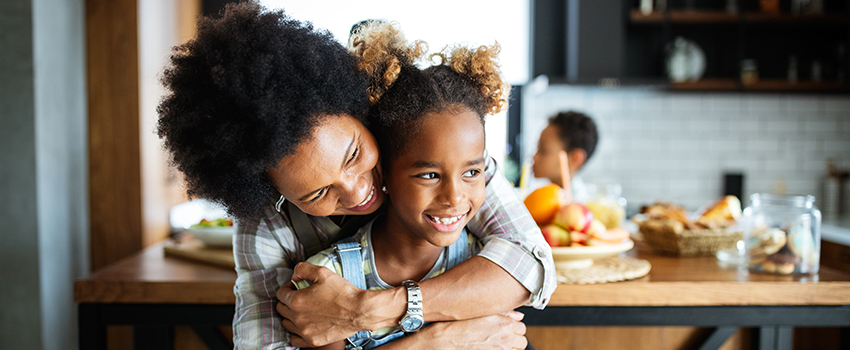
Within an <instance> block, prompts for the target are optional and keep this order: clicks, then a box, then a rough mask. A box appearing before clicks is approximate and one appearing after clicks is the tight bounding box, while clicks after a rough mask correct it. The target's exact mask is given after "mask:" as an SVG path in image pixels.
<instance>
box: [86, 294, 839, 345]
mask: <svg viewBox="0 0 850 350" xmlns="http://www.w3.org/2000/svg"><path fill="white" fill-rule="evenodd" d="M519 311H521V312H523V313H524V314H525V319H524V320H523V322H525V324H526V325H528V326H696V327H711V328H713V329H714V330H713V331H712V332H711V334H710V335H709V336H708V337H707V338H706V339H705V340H704V341H703V343H702V344H701V345H699V347H698V349H700V350H703V349H717V348H719V347H720V346H721V345H723V343H724V342H725V341H726V340H727V339H728V338H729V337H730V336H731V335H732V334H734V333H735V331H736V330H737V329H738V328H740V327H758V328H759V336H758V341H757V342H756V344H755V345H756V347H757V349H759V350H790V349H791V347H792V344H793V329H794V327H841V348H842V349H848V348H850V306H817V305H816V306H651V307H603V306H581V307H570V306H550V307H547V308H546V309H545V310H542V311H541V310H535V309H531V308H528V307H522V308H520V309H519ZM233 313H234V307H233V305H185V304H103V303H83V304H80V305H79V336H80V344H79V345H80V349H81V350H90V349H92V350H102V349H106V327H107V326H110V325H114V326H133V327H134V344H135V349H136V350H145V349H158V350H159V349H163V350H169V349H172V348H173V327H174V326H189V327H191V328H192V329H193V330H194V331H195V332H196V334H198V336H199V338H201V340H203V341H204V342H205V343H206V344H207V346H209V348H210V349H212V350H219V349H230V348H231V345H230V342H229V341H228V340H227V339H226V338H225V337H224V336H223V335H222V334H221V332H219V331H218V329H216V327H218V326H227V325H230V324H231V321H232V319H233Z"/></svg>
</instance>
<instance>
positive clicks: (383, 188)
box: [381, 185, 387, 193]
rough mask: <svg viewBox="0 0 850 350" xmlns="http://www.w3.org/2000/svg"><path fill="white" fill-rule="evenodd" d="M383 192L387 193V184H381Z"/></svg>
mask: <svg viewBox="0 0 850 350" xmlns="http://www.w3.org/2000/svg"><path fill="white" fill-rule="evenodd" d="M381 192H384V193H387V185H381Z"/></svg>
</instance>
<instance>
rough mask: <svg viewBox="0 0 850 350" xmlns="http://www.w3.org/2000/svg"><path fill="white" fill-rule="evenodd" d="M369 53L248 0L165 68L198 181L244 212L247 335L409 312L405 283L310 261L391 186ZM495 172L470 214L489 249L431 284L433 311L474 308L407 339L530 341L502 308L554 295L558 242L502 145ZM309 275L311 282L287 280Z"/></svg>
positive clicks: (271, 339) (356, 326)
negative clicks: (373, 125)
mask: <svg viewBox="0 0 850 350" xmlns="http://www.w3.org/2000/svg"><path fill="white" fill-rule="evenodd" d="M355 63H356V62H355V59H354V58H353V57H352V56H351V55H349V54H348V53H347V52H346V51H345V48H343V47H342V46H341V45H340V44H339V43H337V42H336V41H334V39H333V37H332V36H331V35H330V34H329V33H327V32H317V31H314V30H313V28H312V26H311V25H310V24H309V23H308V24H302V23H300V22H298V21H295V20H292V19H290V18H288V17H286V16H285V15H284V14H283V13H282V11H277V12H267V11H265V10H264V9H263V8H262V7H261V6H260V5H258V4H256V3H253V2H248V3H241V4H238V5H231V6H228V8H227V10H226V11H225V12H224V14H223V16H222V17H221V18H219V19H210V18H204V19H201V20H200V22H199V25H198V33H197V36H196V38H195V39H193V40H192V41H190V42H188V43H186V44H184V45H182V46H180V47H178V48H176V50H175V53H174V55H173V56H172V62H171V66H170V67H169V68H168V69H167V70H166V71H165V74H164V78H163V81H164V84H165V86H166V88H167V89H168V90H169V94H168V95H167V96H166V97H165V98H164V100H163V101H162V103H161V105H160V107H159V112H160V120H159V124H158V132H159V135H160V137H162V138H163V139H164V141H165V142H164V143H165V147H166V149H168V151H169V152H170V153H171V155H172V160H173V163H174V164H175V165H176V166H177V168H178V169H179V170H180V171H181V172H182V173H183V174H184V176H185V178H186V184H187V190H188V193H189V194H190V195H191V196H195V197H204V198H209V199H212V200H215V201H218V202H220V203H222V204H224V205H225V206H226V207H227V209H228V211H229V212H230V213H231V214H233V215H234V216H236V217H237V218H238V220H239V221H238V222H239V232H238V233H237V236H236V238H235V239H234V256H235V259H236V264H237V267H236V268H237V273H238V277H237V281H236V286H235V287H234V293H235V294H236V297H237V306H236V308H237V310H236V315H235V317H234V327H233V330H234V342H235V343H236V347H237V348H259V347H260V346H261V345H262V346H263V347H264V348H265V347H268V348H278V347H286V346H296V347H305V346H319V345H325V344H329V343H331V342H334V341H338V340H342V339H344V338H345V337H346V336H348V335H350V334H352V333H353V332H356V331H359V330H364V329H377V328H381V327H385V326H391V325H397V324H398V323H399V320H400V319H401V318H402V316H404V315H405V313H406V310H407V291H406V290H403V289H402V288H394V289H389V290H384V291H366V290H359V289H357V288H355V287H354V286H353V285H351V284H350V283H348V282H347V281H345V280H344V279H342V278H341V277H339V276H338V275H336V274H334V273H333V272H331V271H330V270H328V269H323V268H318V267H315V266H310V265H309V264H298V263H299V262H302V261H304V260H305V258H306V257H308V256H310V255H312V254H313V253H315V252H317V251H318V250H320V249H322V248H326V247H327V246H329V245H330V244H331V243H333V242H335V241H336V240H338V239H339V238H342V237H343V236H344V235H345V234H346V232H351V228H352V227H353V228H355V229H356V228H357V227H359V224H362V223H363V222H366V221H368V218H369V217H368V214H372V213H374V212H375V211H376V210H378V208H379V207H380V206H381V204H382V203H383V201H384V197H383V194H382V192H381V191H380V190H379V188H380V184H381V169H380V167H379V166H378V164H379V162H378V155H379V152H378V148H377V145H376V142H375V138H374V136H373V135H372V134H371V133H370V132H369V130H368V129H367V128H366V126H365V125H364V124H363V123H362V120H363V118H364V117H365V115H366V112H367V110H368V104H367V101H366V96H367V93H366V90H367V77H366V76H365V75H363V74H360V73H359V72H357V70H356V69H355V68H354V67H355ZM485 178H486V179H487V185H486V197H485V202H484V205H483V206H482V208H481V210H480V211H479V213H478V214H477V215H476V216H475V217H474V218H473V219H472V221H471V222H470V225H469V229H470V231H471V232H473V233H474V234H476V235H478V237H480V239H481V240H482V242H484V243H485V246H484V249H483V250H482V252H481V254H479V255H478V256H476V257H473V258H471V259H469V260H467V261H465V262H463V263H461V264H460V265H458V266H456V267H455V268H452V269H451V270H449V271H447V272H446V273H445V274H443V275H440V276H438V277H436V278H433V279H429V280H427V281H424V282H422V283H421V284H420V289H421V295H422V297H423V301H422V304H423V305H424V307H423V310H424V318H425V320H426V321H457V320H463V321H457V322H437V323H434V324H432V325H430V326H428V327H426V328H424V329H422V330H421V331H420V333H418V334H416V335H414V336H411V337H407V338H405V341H406V342H411V343H416V342H421V343H422V344H429V347H432V348H433V347H440V346H444V347H447V348H452V347H457V348H466V346H464V345H461V344H458V342H459V341H460V342H461V343H462V342H463V341H468V342H477V341H482V340H488V341H490V342H491V343H489V344H491V345H493V347H497V346H503V345H504V344H510V345H511V346H512V347H516V348H522V347H524V346H525V345H524V342H525V339H524V337H523V334H524V326H522V325H521V324H520V323H518V322H517V321H518V318H521V316H518V315H516V314H507V316H500V315H497V314H499V313H504V312H506V311H508V310H512V309H514V308H515V307H517V306H519V305H523V304H528V305H532V306H534V307H538V308H541V307H543V306H544V305H545V304H546V302H547V301H548V297H549V295H551V293H552V291H553V290H554V287H555V281H554V267H553V264H552V260H551V254H550V251H549V248H548V245H547V244H546V243H545V241H543V239H542V236H541V235H539V230H538V229H537V227H536V226H535V225H534V222H533V220H532V219H531V217H530V215H529V214H528V212H527V211H526V210H525V209H524V207H523V206H522V203H521V202H519V200H518V199H516V198H515V195H514V194H513V192H512V191H513V190H512V188H511V186H510V184H509V183H508V182H507V181H506V180H505V179H504V177H503V176H502V175H501V174H500V173H499V172H498V170H497V169H496V167H495V164H494V162H493V161H492V160H489V161H488V164H487V167H486V168H485ZM361 218H363V219H361ZM348 234H350V233H348ZM296 264H297V265H296ZM301 279H307V280H310V281H311V282H312V283H313V285H312V286H311V287H310V288H307V289H305V290H300V291H294V290H293V289H292V288H291V286H289V285H287V286H284V285H285V284H287V283H288V282H289V281H290V280H301ZM459 282H460V283H459ZM282 286H283V288H281V287H282ZM278 289H280V290H279V291H278ZM276 293H277V297H276ZM277 299H280V301H281V303H280V304H278V305H277V307H276V304H277ZM277 312H279V313H280V315H282V316H283V318H284V319H283V321H282V322H281V318H280V316H279V315H278V314H277ZM284 327H285V329H284ZM287 330H288V331H289V332H291V333H289V332H287ZM404 346H405V347H408V346H412V345H411V344H408V343H406V344H404Z"/></svg>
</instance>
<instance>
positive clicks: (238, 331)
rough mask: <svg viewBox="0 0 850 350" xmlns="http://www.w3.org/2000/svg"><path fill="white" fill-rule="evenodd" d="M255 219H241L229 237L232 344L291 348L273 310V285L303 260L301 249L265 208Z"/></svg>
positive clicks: (278, 217) (284, 225)
mask: <svg viewBox="0 0 850 350" xmlns="http://www.w3.org/2000/svg"><path fill="white" fill-rule="evenodd" d="M263 216H264V217H263V218H261V219H256V220H240V221H239V227H238V232H237V234H236V237H235V238H234V241H233V255H234V260H235V262H236V272H237V277H236V285H235V286H234V287H233V292H234V294H235V295H236V313H235V315H234V317H233V343H234V347H235V349H295V348H294V347H292V346H290V344H289V332H287V331H286V329H284V328H283V326H282V325H281V321H282V318H281V317H280V314H278V313H277V310H275V305H276V304H277V297H276V296H275V293H276V292H277V290H278V289H279V288H280V287H281V286H283V285H284V284H286V283H287V282H288V281H289V280H290V279H291V278H292V268H293V267H294V266H295V264H296V263H298V262H299V261H304V260H305V259H304V249H303V248H302V247H301V244H300V243H299V242H298V241H297V239H296V236H295V234H294V232H293V231H292V228H291V226H290V223H289V220H288V219H287V218H286V217H284V216H283V215H281V214H280V213H278V212H276V211H275V210H274V209H273V208H269V209H268V210H267V211H266V212H265V213H264V215H263Z"/></svg>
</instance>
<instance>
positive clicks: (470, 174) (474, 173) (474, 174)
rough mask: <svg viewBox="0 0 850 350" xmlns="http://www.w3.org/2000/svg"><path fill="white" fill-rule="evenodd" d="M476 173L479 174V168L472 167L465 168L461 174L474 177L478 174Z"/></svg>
mask: <svg viewBox="0 0 850 350" xmlns="http://www.w3.org/2000/svg"><path fill="white" fill-rule="evenodd" d="M478 174H481V170H478V169H472V170H467V171H466V172H465V173H463V176H465V177H476V176H478Z"/></svg>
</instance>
